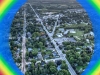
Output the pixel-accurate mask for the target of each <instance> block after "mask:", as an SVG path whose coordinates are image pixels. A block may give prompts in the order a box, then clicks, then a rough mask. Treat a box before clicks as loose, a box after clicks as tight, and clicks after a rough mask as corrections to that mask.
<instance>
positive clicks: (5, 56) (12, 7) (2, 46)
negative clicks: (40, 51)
mask: <svg viewBox="0 0 100 75" xmlns="http://www.w3.org/2000/svg"><path fill="white" fill-rule="evenodd" d="M25 2H26V0H0V36H1V37H0V75H23V74H22V72H21V71H20V70H19V69H18V67H17V66H16V64H15V63H14V61H13V59H12V56H11V52H10V49H9V41H7V39H6V38H5V39H6V41H5V39H4V36H5V34H9V30H7V28H8V29H10V25H11V22H12V19H13V16H14V14H15V13H16V12H17V10H18V9H19V8H20V7H21V6H22V5H23V4H24V3H25ZM9 12H11V13H9ZM9 16H10V18H9V19H7V18H8V17H9ZM6 19H7V20H6Z"/></svg>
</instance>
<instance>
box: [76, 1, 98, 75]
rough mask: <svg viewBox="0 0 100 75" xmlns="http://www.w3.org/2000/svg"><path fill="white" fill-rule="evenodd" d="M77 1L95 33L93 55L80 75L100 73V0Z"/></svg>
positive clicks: (96, 74)
mask: <svg viewBox="0 0 100 75" xmlns="http://www.w3.org/2000/svg"><path fill="white" fill-rule="evenodd" d="M78 2H79V3H81V4H82V6H83V7H84V8H85V9H86V11H87V12H88V15H89V16H90V19H91V21H92V26H93V30H94V34H95V35H96V36H95V48H94V49H95V50H94V51H95V52H94V55H93V57H92V59H91V62H90V63H89V65H88V67H87V68H86V69H85V71H84V72H83V73H82V75H100V0H78Z"/></svg>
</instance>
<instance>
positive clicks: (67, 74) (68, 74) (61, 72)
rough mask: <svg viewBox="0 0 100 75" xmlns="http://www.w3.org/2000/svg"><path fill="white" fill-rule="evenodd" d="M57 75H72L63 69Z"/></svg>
mask: <svg viewBox="0 0 100 75" xmlns="http://www.w3.org/2000/svg"><path fill="white" fill-rule="evenodd" d="M57 75H70V73H69V72H68V71H67V70H65V69H62V70H60V71H58V72H57Z"/></svg>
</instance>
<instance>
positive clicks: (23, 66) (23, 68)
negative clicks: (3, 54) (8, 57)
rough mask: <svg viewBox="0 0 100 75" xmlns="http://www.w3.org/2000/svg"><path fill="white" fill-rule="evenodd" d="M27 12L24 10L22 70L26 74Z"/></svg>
mask: <svg viewBox="0 0 100 75" xmlns="http://www.w3.org/2000/svg"><path fill="white" fill-rule="evenodd" d="M25 44H26V10H25V8H24V26H23V35H22V67H21V70H22V72H23V73H24V74H25V72H26V68H25V64H26V60H25V54H26V45H25Z"/></svg>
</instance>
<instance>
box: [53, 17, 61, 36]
mask: <svg viewBox="0 0 100 75" xmlns="http://www.w3.org/2000/svg"><path fill="white" fill-rule="evenodd" d="M58 19H59V17H57V21H56V22H55V26H54V28H53V31H52V33H51V36H53V35H54V32H55V30H56V26H57V23H58Z"/></svg>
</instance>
